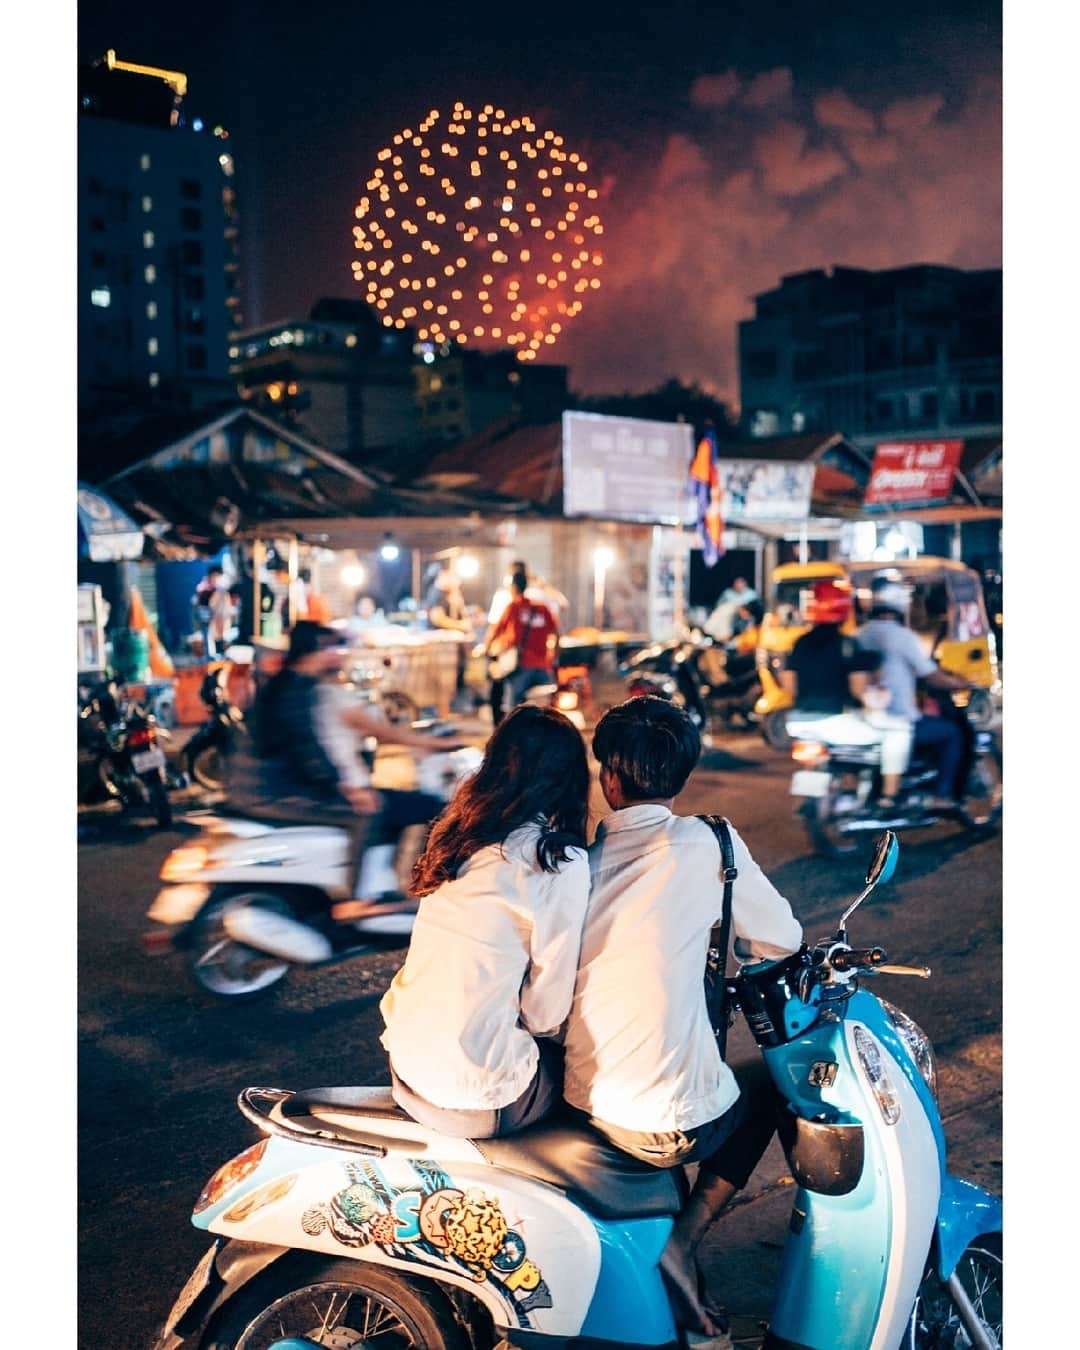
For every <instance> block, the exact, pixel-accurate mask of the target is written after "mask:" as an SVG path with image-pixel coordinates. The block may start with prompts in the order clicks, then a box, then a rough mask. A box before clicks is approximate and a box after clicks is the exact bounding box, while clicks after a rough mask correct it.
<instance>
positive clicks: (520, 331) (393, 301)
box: [352, 103, 604, 361]
mask: <svg viewBox="0 0 1080 1350" xmlns="http://www.w3.org/2000/svg"><path fill="white" fill-rule="evenodd" d="M588 169H589V166H588V164H586V162H585V160H584V159H582V157H581V156H580V155H579V154H577V153H576V152H575V151H571V150H567V149H566V148H565V146H564V144H563V138H562V137H561V136H558V135H556V134H555V132H553V131H544V132H541V131H539V130H538V129H537V127H536V124H535V123H534V122H533V121H532V119H531V118H529V117H513V118H511V117H507V115H506V113H505V112H504V111H503V110H502V109H501V108H495V107H493V106H492V105H491V104H490V103H489V104H487V105H485V107H484V108H483V110H482V111H480V112H476V113H474V112H473V111H471V110H470V109H469V108H466V107H465V106H464V105H463V104H461V103H455V104H454V110H453V112H452V113H451V115H450V117H449V119H447V120H446V121H445V122H444V121H443V119H442V118H441V116H440V114H439V112H438V111H437V110H436V109H432V111H431V112H429V113H428V115H427V117H426V118H425V119H424V120H423V121H422V122H421V123H420V124H419V126H418V127H417V128H416V129H415V130H413V129H412V128H410V127H406V128H405V129H404V130H403V131H402V132H400V133H399V134H398V135H396V136H395V137H394V138H393V141H392V143H391V144H390V145H389V146H387V147H386V148H385V149H383V150H380V151H379V154H378V163H377V165H376V167H375V168H374V169H373V171H372V174H371V177H370V178H369V179H368V181H367V184H366V187H367V192H366V194H365V195H364V196H363V197H361V199H360V202H359V204H358V205H357V207H356V221H357V223H356V225H355V226H354V227H353V236H354V242H355V245H356V248H357V250H358V251H359V253H360V256H359V257H358V258H357V259H356V260H355V261H354V262H353V265H352V268H353V275H354V277H355V279H356V280H357V281H358V282H360V284H361V285H363V286H364V288H365V299H366V300H367V301H368V303H369V304H371V305H372V306H373V307H374V308H375V310H376V311H377V312H378V313H379V315H380V316H381V318H382V321H383V323H384V324H386V325H387V327H395V328H404V327H406V325H410V326H412V327H414V328H415V329H416V330H417V337H418V338H419V339H420V340H421V341H431V342H436V343H440V344H442V343H456V344H460V345H465V344H466V343H472V344H474V345H478V346H508V347H512V348H515V349H516V352H517V357H518V360H519V361H534V360H535V359H536V354H537V352H539V351H540V349H541V348H542V347H543V346H544V345H548V346H551V345H553V344H554V343H555V342H557V341H558V338H559V334H560V333H562V332H563V331H564V330H565V328H566V325H567V324H568V323H569V322H570V321H571V320H572V319H573V318H574V317H575V315H577V314H579V313H580V312H581V310H582V307H583V303H584V300H585V297H586V296H587V295H588V294H589V292H590V291H595V290H596V289H598V288H599V286H600V280H599V278H598V277H597V275H596V273H597V271H598V269H599V268H600V267H601V266H602V264H603V261H604V260H603V256H602V254H601V252H600V248H599V245H598V240H599V237H600V236H601V235H602V234H603V232H604V227H603V225H602V223H601V221H600V216H599V214H598V212H597V209H596V200H597V196H598V194H597V190H596V188H594V187H591V186H590V185H589V181H588V177H587V175H588Z"/></svg>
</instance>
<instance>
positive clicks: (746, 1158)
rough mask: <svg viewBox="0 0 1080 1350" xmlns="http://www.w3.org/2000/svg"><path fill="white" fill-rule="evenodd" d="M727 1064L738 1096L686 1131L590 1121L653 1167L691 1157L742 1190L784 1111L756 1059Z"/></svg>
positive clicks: (679, 1163) (676, 1163) (687, 1160)
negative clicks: (713, 1117) (721, 1110)
mask: <svg viewBox="0 0 1080 1350" xmlns="http://www.w3.org/2000/svg"><path fill="white" fill-rule="evenodd" d="M731 1067H732V1070H733V1072H734V1074H735V1079H736V1081H737V1082H738V1084H739V1100H738V1101H737V1102H736V1103H735V1105H734V1106H733V1107H731V1108H730V1110H728V1111H725V1112H724V1114H723V1115H722V1116H718V1117H717V1118H716V1120H710V1121H706V1122H705V1123H704V1124H703V1125H695V1126H694V1127H693V1128H692V1129H689V1130H665V1131H662V1132H660V1133H656V1134H650V1133H647V1132H645V1131H642V1130H625V1129H622V1128H621V1127H620V1126H618V1125H609V1124H608V1123H607V1122H606V1121H603V1120H597V1119H596V1118H595V1117H592V1118H591V1119H590V1122H589V1123H590V1124H591V1125H592V1126H593V1127H594V1128H595V1129H597V1130H599V1131H600V1133H601V1134H602V1135H603V1136H604V1137H605V1138H606V1139H607V1140H608V1141H609V1142H610V1143H612V1144H614V1145H615V1147H616V1148H617V1149H620V1150H621V1151H622V1152H623V1153H628V1154H629V1155H630V1156H631V1157H632V1158H637V1159H638V1161H639V1162H645V1163H649V1164H650V1166H652V1167H680V1166H682V1165H683V1164H685V1163H692V1162H696V1163H698V1164H699V1165H700V1167H701V1170H702V1171H703V1172H709V1173H711V1174H712V1175H713V1176H717V1177H721V1178H723V1180H724V1181H728V1182H730V1183H731V1185H732V1186H734V1187H735V1189H736V1190H742V1188H743V1187H744V1186H745V1185H746V1183H747V1182H748V1181H749V1180H750V1174H751V1173H752V1172H753V1170H754V1168H755V1167H756V1166H757V1165H758V1163H759V1162H760V1161H761V1159H762V1157H763V1156H764V1154H765V1150H766V1149H767V1148H768V1147H769V1142H770V1140H771V1139H772V1137H773V1135H774V1134H775V1133H776V1131H777V1130H778V1129H781V1127H782V1126H784V1124H785V1116H786V1115H787V1113H786V1112H785V1111H784V1110H783V1100H782V1098H781V1097H780V1094H779V1093H778V1092H777V1090H776V1088H775V1086H774V1085H773V1081H772V1079H771V1078H770V1076H769V1071H768V1069H767V1068H766V1067H765V1065H764V1063H762V1061H761V1060H754V1061H751V1062H749V1063H746V1064H739V1065H732V1066H731Z"/></svg>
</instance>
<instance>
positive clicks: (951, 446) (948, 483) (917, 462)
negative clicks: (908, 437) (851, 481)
mask: <svg viewBox="0 0 1080 1350" xmlns="http://www.w3.org/2000/svg"><path fill="white" fill-rule="evenodd" d="M963 448H964V442H963V441H883V442H882V443H881V444H879V445H878V447H877V451H876V452H875V454H874V466H873V468H872V469H871V470H870V481H869V482H868V483H867V485H866V496H865V497H864V498H863V503H864V505H866V506H894V505H905V506H912V505H915V504H917V503H919V504H923V503H928V502H947V501H948V500H949V498H950V497H951V496H952V486H953V479H954V478H955V477H956V469H957V465H958V464H959V463H960V452H961V451H962V450H963Z"/></svg>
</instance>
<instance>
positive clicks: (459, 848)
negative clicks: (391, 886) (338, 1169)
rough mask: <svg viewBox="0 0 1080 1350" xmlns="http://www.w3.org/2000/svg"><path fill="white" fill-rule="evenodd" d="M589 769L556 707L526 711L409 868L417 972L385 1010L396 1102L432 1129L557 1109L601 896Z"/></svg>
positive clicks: (473, 1128) (501, 1130)
mask: <svg viewBox="0 0 1080 1350" xmlns="http://www.w3.org/2000/svg"><path fill="white" fill-rule="evenodd" d="M588 796H589V768H588V762H587V760H586V755H585V745H584V742H583V741H582V739H581V734H580V732H579V731H578V730H577V728H576V727H575V726H574V725H573V723H572V722H570V721H568V720H567V718H565V717H563V715H562V714H561V713H558V712H555V711H554V710H553V709H551V708H532V707H526V708H516V709H514V711H513V712H511V713H510V715H509V716H508V717H507V718H506V719H505V720H504V721H503V722H502V723H501V725H500V726H499V727H498V728H497V730H496V731H495V732H494V734H493V735H492V737H491V739H490V740H489V741H488V744H487V749H486V750H485V752H484V759H483V763H482V764H481V765H480V768H479V769H478V770H477V771H476V773H475V774H474V775H472V776H471V777H470V778H468V779H466V780H465V782H464V783H463V784H462V785H461V786H460V787H459V788H458V790H457V792H456V793H455V795H454V797H453V799H452V800H451V802H450V805H449V806H448V807H447V808H446V810H445V812H444V813H443V815H442V816H441V817H440V819H439V820H438V821H437V822H436V824H435V826H434V828H433V829H432V832H431V837H430V839H429V841H428V846H427V850H426V852H425V853H424V854H423V855H422V856H421V857H420V858H419V859H418V861H417V863H416V865H415V867H414V869H413V886H412V892H413V894H414V895H419V896H421V897H422V898H421V901H420V908H419V911H418V913H417V915H416V922H415V924H414V927H413V932H412V938H411V940H410V942H409V950H408V954H407V955H406V958H405V964H404V965H403V966H402V968H401V970H399V971H398V973H397V975H396V976H395V977H394V980H393V983H392V984H391V985H390V988H389V990H388V991H387V993H386V995H385V996H384V998H383V1000H382V1002H381V1003H380V1005H379V1011H380V1012H381V1013H382V1015H383V1020H384V1022H385V1024H386V1030H385V1032H384V1033H383V1036H382V1044H383V1046H384V1047H385V1049H386V1051H387V1053H388V1054H389V1057H390V1072H391V1079H392V1088H391V1091H392V1092H393V1095H394V1099H395V1101H397V1103H398V1105H399V1106H401V1107H403V1108H404V1110H406V1111H407V1112H408V1113H409V1114H410V1115H411V1116H412V1117H413V1119H414V1120H417V1121H419V1122H420V1124H421V1125H425V1126H427V1128H429V1129H433V1130H437V1131H438V1132H440V1133H442V1134H450V1135H454V1136H459V1137H465V1138H470V1139H487V1138H492V1137H494V1136H495V1135H504V1134H509V1133H511V1132H513V1131H515V1130H520V1129H523V1128H524V1127H525V1126H526V1125H530V1124H533V1123H535V1122H536V1121H537V1120H539V1119H540V1118H541V1117H542V1116H544V1115H546V1114H547V1112H548V1111H549V1110H551V1109H552V1108H553V1107H554V1106H556V1105H557V1104H558V1102H559V1100H560V1096H561V1092H562V1074H561V1055H560V1053H559V1051H558V1049H557V1047H556V1046H555V1044H554V1042H553V1041H552V1039H551V1038H552V1037H554V1035H555V1033H556V1032H557V1031H558V1030H559V1028H560V1027H561V1025H562V1023H563V1021H564V1020H565V1018H566V1014H567V1011H568V1010H569V1007H570V1000H571V997H572V995H573V992H574V979H575V976H576V972H577V958H578V946H579V942H580V938H581V924H582V920H583V919H584V917H585V907H586V904H587V903H588V898H589V867H588V862H587V859H586V855H585V850H584V844H585V826H586V819H587V814H588Z"/></svg>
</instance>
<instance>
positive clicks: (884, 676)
mask: <svg viewBox="0 0 1080 1350" xmlns="http://www.w3.org/2000/svg"><path fill="white" fill-rule="evenodd" d="M855 637H856V640H857V641H858V643H859V646H860V647H865V648H866V649H867V651H871V652H880V653H881V656H882V662H881V668H880V670H879V671H878V672H877V679H878V682H879V683H880V684H883V685H884V686H885V688H886V689H888V691H889V695H890V697H889V704H888V707H887V708H886V709H885V711H886V712H890V713H895V714H896V715H897V716H898V717H906V718H907V720H908V721H909V722H917V721H918V719H919V708H918V705H917V704H916V702H915V681H916V679H925V677H926V676H927V675H930V674H932V673H933V672H934V671H935V670H937V665H936V663H935V662H934V661H932V660H931V659H930V657H929V656H928V655H927V654H926V651H925V649H924V647H923V645H922V643H921V642H920V641H919V639H918V638H917V637H916V635H915V634H914V633H913V632H912V631H911V629H910V628H908V627H906V625H904V624H902V623H900V622H899V621H898V620H897V619H870V620H869V622H867V623H864V624H863V626H862V627H861V628H860V629H859V631H858V632H857V633H856V634H855Z"/></svg>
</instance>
